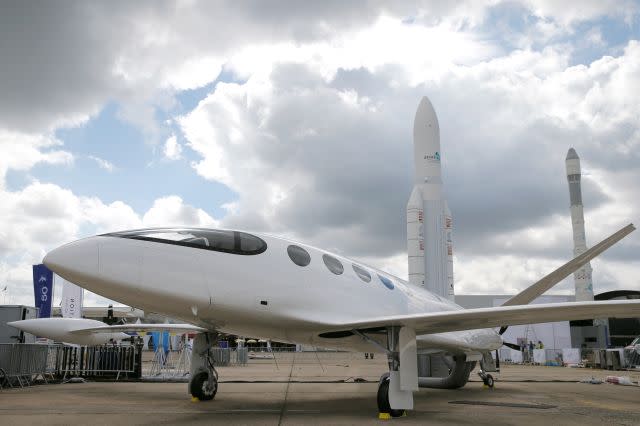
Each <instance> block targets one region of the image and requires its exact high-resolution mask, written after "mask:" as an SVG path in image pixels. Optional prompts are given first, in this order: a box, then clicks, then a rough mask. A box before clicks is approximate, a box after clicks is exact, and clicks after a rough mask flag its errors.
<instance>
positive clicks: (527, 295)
mask: <svg viewBox="0 0 640 426" xmlns="http://www.w3.org/2000/svg"><path fill="white" fill-rule="evenodd" d="M635 229H636V228H635V226H633V224H632V223H630V224H629V225H627V226H625V227H624V228H622V229H620V230H619V231H618V232H616V233H615V234H613V235H611V236H610V237H608V238H606V239H604V240H602V241H600V242H599V243H598V244H596V245H595V246H593V247H591V248H590V249H589V250H587V251H585V252H584V253H582V254H581V255H579V256H576V257H575V258H574V259H573V260H571V261H569V262H567V263H565V264H564V265H562V266H561V267H559V268H558V269H556V270H555V271H553V272H552V273H550V274H549V275H547V276H545V277H544V278H542V279H541V280H539V281H538V282H536V283H534V284H533V285H531V286H530V287H528V288H527V289H525V290H524V291H522V292H521V293H518V294H516V295H515V296H513V297H512V298H511V299H509V300H507V301H506V302H505V303H504V304H503V305H502V306H515V305H526V304H528V303H531V302H533V301H534V300H535V299H536V298H538V296H540V295H542V294H543V293H544V292H546V291H547V290H549V289H550V288H551V287H553V286H554V285H556V284H558V283H559V282H560V281H562V280H563V279H565V278H566V277H568V276H569V275H570V274H572V273H574V272H575V271H577V270H578V269H580V268H582V266H584V265H586V264H587V263H588V262H590V261H591V260H592V259H594V258H595V257H596V256H598V255H599V254H600V253H602V252H603V251H605V250H606V249H608V248H609V247H611V246H612V245H614V244H615V243H617V242H618V241H620V240H621V239H623V238H624V237H626V236H627V235H629V234H630V233H632V232H633V231H635Z"/></svg>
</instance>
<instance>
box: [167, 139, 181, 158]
mask: <svg viewBox="0 0 640 426" xmlns="http://www.w3.org/2000/svg"><path fill="white" fill-rule="evenodd" d="M163 152H164V156H165V157H166V158H167V159H169V160H178V159H180V157H181V156H182V145H180V143H179V142H178V138H177V137H176V135H171V136H170V137H169V138H167V140H166V141H165V143H164V149H163Z"/></svg>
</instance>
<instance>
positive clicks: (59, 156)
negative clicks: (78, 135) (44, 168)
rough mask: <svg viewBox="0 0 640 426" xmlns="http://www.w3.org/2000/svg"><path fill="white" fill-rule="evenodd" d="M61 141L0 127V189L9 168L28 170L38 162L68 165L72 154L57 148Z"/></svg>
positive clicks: (51, 137)
mask: <svg viewBox="0 0 640 426" xmlns="http://www.w3.org/2000/svg"><path fill="white" fill-rule="evenodd" d="M61 145H62V142H60V141H59V140H57V139H56V138H54V137H53V136H50V135H40V134H27V133H21V132H13V131H9V130H5V129H2V128H0V150H1V154H0V189H2V188H3V187H4V184H5V182H4V181H5V176H6V173H7V171H9V170H11V169H12V170H29V169H31V168H32V167H33V166H35V165H36V164H38V163H47V164H60V165H69V164H71V163H73V155H72V154H71V153H69V152H67V151H62V150H57V149H55V148H56V147H59V146H61Z"/></svg>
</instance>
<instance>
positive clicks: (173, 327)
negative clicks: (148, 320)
mask: <svg viewBox="0 0 640 426" xmlns="http://www.w3.org/2000/svg"><path fill="white" fill-rule="evenodd" d="M145 331H169V332H172V333H202V332H205V331H207V329H206V328H202V327H198V326H196V325H191V324H121V325H105V326H104V327H87V328H80V329H77V330H73V331H71V333H72V334H76V335H78V334H85V335H86V334H100V333H133V332H145Z"/></svg>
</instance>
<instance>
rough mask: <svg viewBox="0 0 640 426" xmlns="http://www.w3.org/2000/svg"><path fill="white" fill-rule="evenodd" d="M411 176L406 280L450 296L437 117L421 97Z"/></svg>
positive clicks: (448, 224) (448, 221) (448, 220)
mask: <svg viewBox="0 0 640 426" xmlns="http://www.w3.org/2000/svg"><path fill="white" fill-rule="evenodd" d="M413 150H414V166H415V176H414V182H413V189H412V191H411V196H410V197H409V202H408V203H407V248H408V255H409V281H410V282H412V283H414V284H417V285H421V286H424V287H425V288H426V289H427V290H429V291H431V292H433V293H435V294H438V295H440V296H442V297H446V298H449V299H453V295H454V291H453V290H454V289H453V244H452V241H451V236H452V231H453V220H452V217H451V212H450V211H449V207H448V205H447V202H446V200H445V199H444V197H443V191H442V176H441V165H440V155H441V153H440V126H439V125H438V117H437V116H436V112H435V110H434V109H433V106H432V105H431V102H429V99H427V98H426V97H423V98H422V100H421V101H420V105H418V110H417V111H416V116H415V119H414V122H413Z"/></svg>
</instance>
